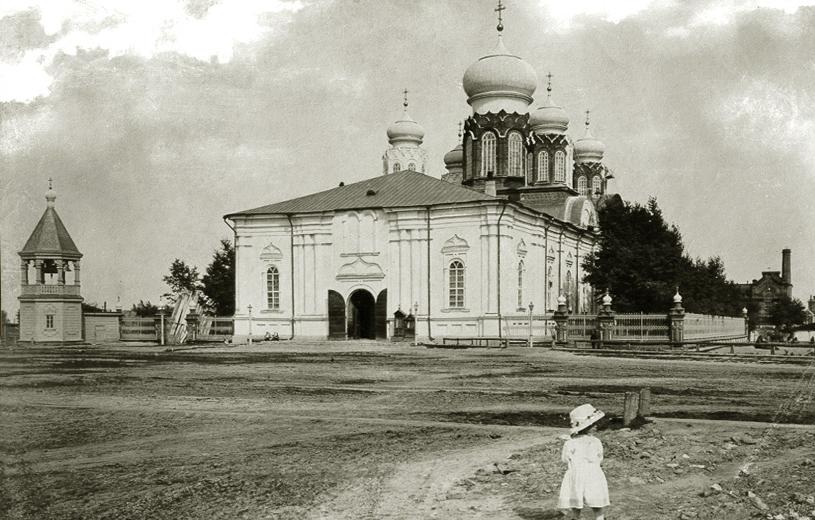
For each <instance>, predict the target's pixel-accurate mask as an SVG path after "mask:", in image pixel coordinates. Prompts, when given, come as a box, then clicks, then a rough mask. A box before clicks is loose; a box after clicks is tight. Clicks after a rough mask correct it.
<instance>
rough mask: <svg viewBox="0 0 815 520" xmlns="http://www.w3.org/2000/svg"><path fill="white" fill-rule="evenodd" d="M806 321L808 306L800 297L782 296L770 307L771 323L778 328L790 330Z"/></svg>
mask: <svg viewBox="0 0 815 520" xmlns="http://www.w3.org/2000/svg"><path fill="white" fill-rule="evenodd" d="M805 321H806V308H805V307H804V304H803V303H801V300H799V299H798V298H790V297H789V296H786V295H785V296H782V297H781V298H780V299H779V300H778V301H777V302H775V303H774V304H773V305H772V307H770V323H772V324H773V325H775V327H776V328H777V329H780V330H789V329H790V328H791V327H794V326H795V325H801V324H802V323H804V322H805Z"/></svg>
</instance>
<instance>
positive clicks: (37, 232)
mask: <svg viewBox="0 0 815 520" xmlns="http://www.w3.org/2000/svg"><path fill="white" fill-rule="evenodd" d="M38 253H40V254H48V255H62V256H69V257H81V256H82V253H80V252H79V250H78V249H77V248H76V244H74V241H73V239H72V238H71V235H70V234H69V233H68V230H67V229H66V228H65V224H63V223H62V220H61V219H60V218H59V215H57V210H55V209H54V208H52V207H48V208H46V209H45V213H43V214H42V217H41V218H40V221H39V222H38V223H37V227H35V228H34V231H33V232H32V233H31V236H30V237H28V241H27V242H26V243H25V246H23V249H22V250H21V251H20V255H36V254H38Z"/></svg>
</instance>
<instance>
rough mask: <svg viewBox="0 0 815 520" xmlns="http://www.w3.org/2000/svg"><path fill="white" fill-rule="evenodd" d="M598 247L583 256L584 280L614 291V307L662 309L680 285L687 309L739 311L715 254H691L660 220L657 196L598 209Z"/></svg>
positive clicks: (739, 297) (739, 296)
mask: <svg viewBox="0 0 815 520" xmlns="http://www.w3.org/2000/svg"><path fill="white" fill-rule="evenodd" d="M598 217H599V223H600V228H601V230H602V236H601V238H600V248H599V250H598V251H597V252H595V253H594V254H593V255H591V256H589V257H587V258H586V260H585V262H584V264H583V268H584V273H585V275H584V281H586V282H589V283H590V284H592V285H593V286H594V287H596V288H598V289H600V290H603V289H605V288H606V287H608V288H609V289H610V290H611V292H612V294H613V295H614V308H615V309H616V310H617V311H619V312H653V313H664V312H666V311H667V309H668V307H669V306H670V304H671V297H672V295H673V294H674V292H675V291H676V289H677V288H679V290H680V292H681V294H682V297H683V306H684V307H685V309H686V310H687V311H688V312H697V313H701V314H715V315H720V316H740V315H741V308H742V303H743V299H744V298H743V296H742V293H741V292H740V290H739V288H738V286H737V285H736V284H734V283H733V282H731V281H729V280H727V277H726V275H725V270H724V264H723V262H722V260H721V258H719V257H713V258H709V259H707V260H702V259H699V258H697V259H692V258H690V257H689V256H688V255H687V254H686V253H685V251H684V246H683V244H682V235H681V234H680V233H679V229H678V228H677V227H676V226H675V225H669V224H667V223H666V222H665V219H664V217H663V215H662V210H661V209H660V208H659V205H658V204H657V201H656V199H654V198H651V199H649V200H648V203H647V204H646V205H645V206H642V205H640V204H636V203H634V204H632V203H630V202H623V203H622V204H620V203H617V204H613V203H612V204H607V205H605V206H603V207H602V208H600V210H599V211H598Z"/></svg>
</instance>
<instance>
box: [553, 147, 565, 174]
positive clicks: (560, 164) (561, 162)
mask: <svg viewBox="0 0 815 520" xmlns="http://www.w3.org/2000/svg"><path fill="white" fill-rule="evenodd" d="M555 182H566V154H565V153H563V151H562V150H558V151H557V152H555Z"/></svg>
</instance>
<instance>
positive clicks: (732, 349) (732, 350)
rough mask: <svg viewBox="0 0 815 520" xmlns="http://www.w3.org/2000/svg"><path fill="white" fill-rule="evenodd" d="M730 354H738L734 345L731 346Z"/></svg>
mask: <svg viewBox="0 0 815 520" xmlns="http://www.w3.org/2000/svg"><path fill="white" fill-rule="evenodd" d="M730 353H731V354H735V353H736V350H735V348H733V345H730Z"/></svg>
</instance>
